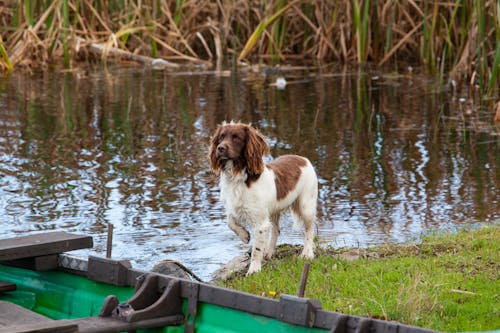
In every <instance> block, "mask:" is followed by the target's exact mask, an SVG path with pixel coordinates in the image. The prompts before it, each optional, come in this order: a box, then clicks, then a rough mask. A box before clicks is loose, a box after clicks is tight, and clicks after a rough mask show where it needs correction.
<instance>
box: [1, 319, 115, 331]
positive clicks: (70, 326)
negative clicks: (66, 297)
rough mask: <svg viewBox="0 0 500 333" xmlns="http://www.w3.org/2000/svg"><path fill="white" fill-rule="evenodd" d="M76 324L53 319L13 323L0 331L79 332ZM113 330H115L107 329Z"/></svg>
mask: <svg viewBox="0 0 500 333" xmlns="http://www.w3.org/2000/svg"><path fill="white" fill-rule="evenodd" d="M79 332H80V331H79V330H78V325H76V324H74V323H71V322H69V321H66V320H54V321H51V322H44V323H37V324H25V325H15V326H9V327H4V328H2V327H1V326H0V333H79ZM109 332H115V331H109Z"/></svg>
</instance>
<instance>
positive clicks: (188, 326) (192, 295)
mask: <svg viewBox="0 0 500 333" xmlns="http://www.w3.org/2000/svg"><path fill="white" fill-rule="evenodd" d="M199 293H200V285H199V284H198V283H190V284H189V287H188V296H187V299H188V304H187V315H186V321H185V326H184V333H193V332H194V322H195V320H196V315H197V314H198V296H199Z"/></svg>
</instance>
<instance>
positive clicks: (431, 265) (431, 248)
mask: <svg viewBox="0 0 500 333" xmlns="http://www.w3.org/2000/svg"><path fill="white" fill-rule="evenodd" d="M499 239H500V226H498V225H496V226H491V227H483V228H480V229H477V230H473V231H471V230H465V231H461V232H459V233H454V234H439V235H434V236H429V237H426V238H425V239H424V240H423V241H422V243H418V244H407V245H387V246H383V247H380V248H376V249H369V250H359V251H352V250H349V251H342V250H341V251H333V250H324V251H323V253H321V254H320V256H319V257H318V258H317V259H315V260H313V261H311V268H310V273H309V279H308V283H307V287H306V297H309V298H315V299H319V300H320V301H321V302H322V305H323V308H325V309H328V310H332V311H338V312H343V313H348V314H355V315H362V316H369V317H375V318H381V319H387V320H395V321H399V322H403V323H406V324H411V325H417V326H422V327H426V328H431V329H435V330H441V331H448V332H457V331H482V330H493V329H500V241H499ZM290 252H294V249H289V250H288V251H287V250H284V249H281V254H282V255H281V258H280V257H279V258H277V259H273V260H271V261H270V262H268V263H267V264H266V265H265V266H264V268H263V271H262V272H261V273H259V274H256V275H253V276H250V277H248V278H245V277H242V276H237V277H234V278H233V279H230V280H229V281H226V282H224V283H223V284H224V285H225V286H227V287H230V288H235V289H238V290H243V291H247V292H250V293H254V294H258V295H266V296H268V297H273V296H274V297H278V296H279V294H282V293H285V294H296V293H297V290H298V287H299V281H300V278H301V272H302V266H303V263H304V261H303V260H301V259H299V258H297V256H296V255H290ZM287 253H288V254H287Z"/></svg>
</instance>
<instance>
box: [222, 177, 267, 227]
mask: <svg viewBox="0 0 500 333" xmlns="http://www.w3.org/2000/svg"><path fill="white" fill-rule="evenodd" d="M220 188H221V200H222V202H223V203H224V206H225V208H226V213H227V214H229V215H232V216H234V217H237V219H238V220H239V221H240V223H242V224H246V225H250V224H252V222H253V221H256V219H258V218H260V216H258V217H257V216H255V215H256V213H257V214H258V215H261V214H262V215H266V214H267V209H266V208H265V207H262V203H261V202H259V201H260V200H258V199H257V196H256V195H255V193H254V191H252V190H250V189H249V188H248V187H247V185H246V184H245V182H244V180H242V181H235V179H234V178H229V179H228V177H224V176H223V177H221V182H220Z"/></svg>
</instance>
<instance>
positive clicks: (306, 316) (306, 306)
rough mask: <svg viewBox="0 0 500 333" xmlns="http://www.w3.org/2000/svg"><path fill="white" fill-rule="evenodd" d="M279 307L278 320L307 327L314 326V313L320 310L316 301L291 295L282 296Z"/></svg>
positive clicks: (319, 305)
mask: <svg viewBox="0 0 500 333" xmlns="http://www.w3.org/2000/svg"><path fill="white" fill-rule="evenodd" d="M279 305H280V306H279V319H281V320H283V321H286V322H288V323H291V324H296V325H302V326H308V327H312V326H313V325H314V321H315V319H316V311H317V310H319V309H321V303H320V302H319V301H318V300H314V299H309V298H302V297H297V296H292V295H282V296H281V298H280V301H279Z"/></svg>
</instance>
